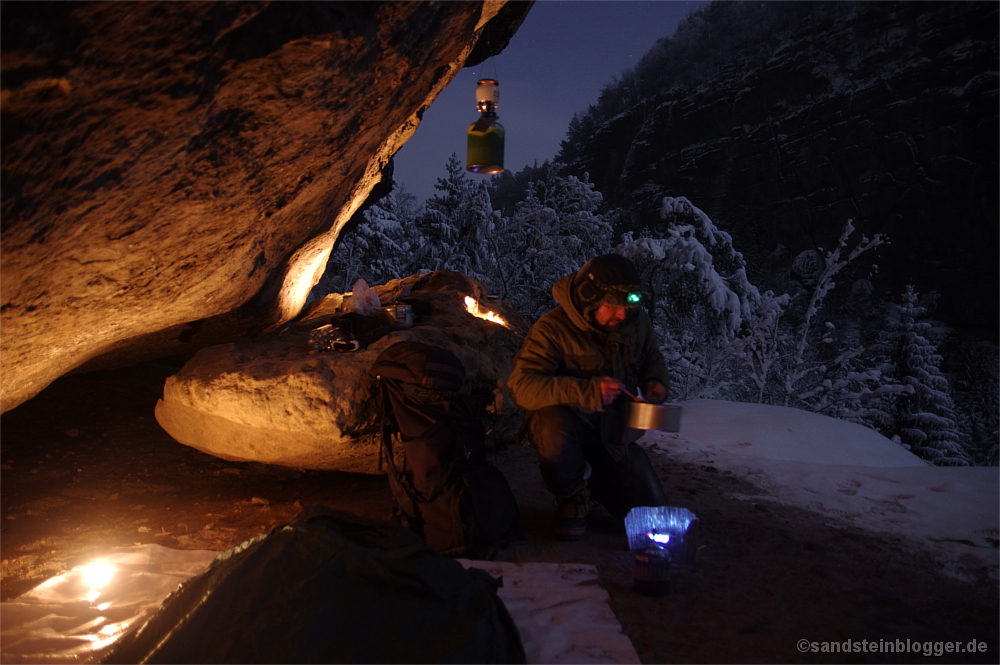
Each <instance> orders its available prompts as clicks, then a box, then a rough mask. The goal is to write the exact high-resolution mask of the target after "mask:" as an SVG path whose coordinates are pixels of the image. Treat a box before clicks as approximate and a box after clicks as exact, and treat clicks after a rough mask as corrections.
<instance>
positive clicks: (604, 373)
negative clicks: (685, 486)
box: [507, 254, 668, 540]
mask: <svg viewBox="0 0 1000 665" xmlns="http://www.w3.org/2000/svg"><path fill="white" fill-rule="evenodd" d="M639 282H640V278H639V273H638V271H637V270H636V269H635V266H634V265H633V264H632V262H631V261H629V260H628V259H627V258H625V257H623V256H619V255H617V254H605V255H603V256H598V257H597V258H595V259H593V260H591V261H590V262H588V263H587V264H586V265H585V266H583V268H581V269H580V270H579V271H578V272H576V273H575V274H572V275H567V276H566V277H563V278H562V279H560V280H559V281H558V282H556V284H555V285H554V286H553V287H552V295H553V297H554V298H555V299H556V302H558V303H559V306H558V307H556V308H555V309H553V310H552V311H550V312H549V313H547V314H545V315H544V316H543V317H542V318H540V319H539V320H538V322H537V323H535V325H534V326H533V327H532V329H531V332H529V333H528V336H527V337H526V338H525V340H524V343H523V344H522V345H521V349H520V351H518V353H517V355H516V356H515V357H514V369H513V371H512V372H511V375H510V377H509V379H508V380H507V385H508V388H509V389H510V393H511V396H512V397H513V399H514V402H515V403H516V404H517V405H518V406H519V407H521V408H522V409H524V410H525V411H526V414H525V418H526V420H527V428H528V434H529V436H530V437H531V441H532V444H533V445H534V446H535V449H536V450H537V451H538V456H539V464H540V468H541V472H542V480H543V481H544V482H545V485H546V487H547V488H548V490H549V491H550V492H552V494H553V495H554V496H555V498H556V505H557V511H556V525H555V532H556V536H557V537H558V538H561V539H565V540H576V539H579V538H580V537H581V536H583V534H584V533H585V532H586V528H587V514H588V512H589V510H590V496H591V494H592V495H593V497H594V499H595V500H596V501H597V502H599V503H601V504H602V505H603V506H604V507H605V508H607V509H608V511H609V512H611V513H612V514H613V515H615V516H616V517H624V516H625V515H626V514H627V513H628V510H629V509H630V508H633V507H635V506H659V505H666V497H665V495H664V492H663V486H662V485H661V484H660V481H659V478H657V476H656V472H655V471H654V469H653V468H652V465H651V464H650V462H649V457H648V456H647V455H646V453H645V451H644V450H643V449H642V448H640V447H639V446H637V445H636V444H634V443H631V442H630V441H629V440H628V439H634V438H635V437H634V436H633V435H634V431H628V430H626V428H625V412H626V408H627V403H628V401H629V400H631V399H632V397H631V396H630V394H629V393H631V395H635V394H636V388H637V387H638V388H640V389H641V391H642V396H643V397H644V398H645V399H646V400H647V401H650V402H653V403H656V404H659V403H661V402H663V400H665V399H666V397H667V385H668V381H667V369H666V366H665V364H664V361H663V355H662V354H661V353H660V351H659V348H658V347H657V344H656V340H655V338H654V334H653V328H652V324H651V322H650V319H649V316H648V315H647V314H646V312H645V310H644V309H643V308H642V307H640V306H639V305H640V304H641V302H642V296H641V293H640V284H639ZM630 432H631V434H630Z"/></svg>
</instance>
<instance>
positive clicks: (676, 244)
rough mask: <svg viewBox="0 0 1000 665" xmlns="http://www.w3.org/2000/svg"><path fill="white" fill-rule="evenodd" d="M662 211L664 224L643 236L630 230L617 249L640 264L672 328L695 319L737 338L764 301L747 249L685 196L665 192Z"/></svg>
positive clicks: (657, 309) (656, 304)
mask: <svg viewBox="0 0 1000 665" xmlns="http://www.w3.org/2000/svg"><path fill="white" fill-rule="evenodd" d="M660 217H661V219H663V221H664V222H665V225H664V227H662V229H661V230H657V231H655V232H648V233H645V234H644V235H643V236H641V237H639V238H634V237H633V234H631V233H627V234H625V235H624V237H623V238H622V242H621V244H619V245H618V246H617V247H616V248H615V251H616V252H618V253H619V254H621V255H622V256H626V257H628V258H630V259H632V261H633V262H634V263H635V264H636V267H637V268H639V270H640V272H641V274H642V276H643V281H644V284H645V285H646V288H647V289H649V291H650V295H651V300H652V302H651V306H652V308H653V311H654V317H655V316H656V315H660V316H662V317H663V318H664V319H665V323H666V326H667V327H668V328H671V329H672V328H677V327H685V328H686V329H690V327H689V326H690V325H691V324H694V325H696V326H697V327H699V328H700V327H704V328H705V329H706V330H707V331H708V332H709V333H711V334H712V335H714V336H717V337H720V338H723V339H731V338H732V337H733V336H734V335H735V334H736V332H737V331H738V330H739V329H740V327H741V326H742V325H743V323H744V322H745V321H746V320H747V319H748V318H750V317H751V316H752V315H753V313H754V312H755V311H756V309H757V308H758V307H759V306H760V293H759V292H758V291H757V287H755V286H754V285H753V284H751V283H750V282H749V281H748V280H747V275H746V262H745V261H744V260H743V255H742V254H740V253H739V252H737V251H736V250H735V249H734V248H733V240H732V237H731V236H730V235H729V234H728V233H726V232H725V231H720V230H719V229H718V228H716V226H715V224H713V223H712V220H711V219H709V218H708V215H706V214H705V213H704V212H702V211H701V210H699V209H698V208H696V207H695V206H694V205H692V204H691V202H690V201H688V200H687V199H686V198H684V197H678V198H673V197H669V196H668V197H665V198H664V199H663V205H662V207H661V209H660Z"/></svg>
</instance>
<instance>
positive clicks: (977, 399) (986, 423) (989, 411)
mask: <svg viewBox="0 0 1000 665" xmlns="http://www.w3.org/2000/svg"><path fill="white" fill-rule="evenodd" d="M954 356H955V357H954V359H953V362H952V365H953V367H954V374H953V375H952V378H951V380H950V382H949V385H950V386H951V389H952V396H953V398H954V401H955V408H956V409H957V411H958V413H959V414H961V415H960V417H959V423H960V426H961V428H962V433H963V435H964V436H965V438H966V440H967V441H968V442H969V445H968V447H967V450H969V451H970V454H971V456H972V458H973V461H974V462H975V463H976V464H978V465H982V466H997V463H998V461H1000V459H998V458H1000V359H998V358H1000V349H998V348H997V345H996V344H993V343H990V342H986V341H976V342H966V343H963V344H961V345H960V346H959V348H958V351H957V352H956V353H955V354H954Z"/></svg>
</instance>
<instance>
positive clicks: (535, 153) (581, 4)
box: [395, 0, 709, 202]
mask: <svg viewBox="0 0 1000 665" xmlns="http://www.w3.org/2000/svg"><path fill="white" fill-rule="evenodd" d="M707 4H709V3H708V2H688V1H681V0H651V1H644V2H634V1H627V0H626V1H606V0H585V1H580V0H539V1H538V2H536V3H535V5H534V7H532V9H531V11H530V12H529V13H528V17H527V18H526V19H525V21H524V23H523V24H522V25H521V27H520V29H519V30H518V31H517V33H516V34H515V35H514V37H513V38H512V39H511V41H510V44H509V45H508V46H507V48H506V49H504V51H503V53H501V54H500V55H498V56H496V57H495V58H491V59H489V60H487V61H486V62H484V63H483V64H481V65H478V66H476V67H473V68H470V69H463V70H462V71H461V72H459V74H458V76H456V77H455V79H454V80H453V81H452V82H451V84H450V85H449V86H448V88H447V89H445V91H444V92H442V93H441V94H440V95H439V96H438V98H437V99H436V100H435V101H434V103H433V104H432V105H431V107H430V108H429V109H428V110H427V111H426V112H425V113H424V119H423V121H422V122H421V124H420V127H419V128H418V129H417V131H416V133H415V134H414V135H413V137H412V138H411V139H410V140H409V141H408V142H407V143H406V145H404V146H403V147H402V148H401V149H400V151H399V152H398V153H397V154H396V159H395V169H396V170H395V180H396V182H398V183H400V184H401V185H403V186H404V188H405V189H406V191H408V192H409V193H411V194H413V195H415V196H416V197H417V200H418V201H420V202H423V201H424V200H425V199H427V198H428V197H430V196H433V195H434V193H435V190H434V183H435V182H437V179H438V178H441V177H444V175H445V170H444V167H445V163H446V162H447V160H448V157H449V156H450V155H451V154H452V153H456V154H458V156H459V159H462V160H463V163H464V160H465V140H466V131H467V129H468V126H469V124H470V123H472V122H474V121H475V120H476V118H477V117H479V113H478V112H477V111H476V99H475V92H476V81H477V80H478V79H480V78H496V79H497V80H498V81H499V82H500V106H499V108H498V109H497V113H498V115H499V116H500V123H501V124H502V125H503V126H504V128H505V129H506V132H507V138H506V157H505V160H504V166H505V167H506V168H507V170H509V171H519V170H520V169H521V168H523V167H524V166H525V165H526V164H533V163H534V162H535V161H537V162H538V163H539V164H541V163H542V162H544V161H545V160H547V159H552V158H553V157H554V156H555V154H556V153H557V152H558V151H559V144H560V142H561V141H563V140H564V139H565V138H566V128H567V127H568V126H569V122H570V120H571V119H572V118H573V114H574V113H576V112H579V111H585V110H586V109H587V107H588V106H589V105H590V104H593V103H595V102H596V101H597V97H598V95H599V94H600V92H601V89H602V88H603V87H604V86H605V85H606V84H608V83H609V82H611V80H612V78H613V77H614V76H616V75H618V74H620V73H621V72H623V71H625V70H626V69H630V68H632V67H634V66H635V64H636V63H637V62H638V61H639V59H640V58H641V57H642V56H643V55H644V54H645V53H646V51H648V50H649V48H650V47H651V46H652V45H653V43H654V42H656V40H657V39H658V38H660V37H671V36H673V34H674V32H675V31H676V30H677V24H678V23H680V21H681V20H682V19H683V18H684V17H685V16H687V15H688V14H690V13H691V12H693V11H695V10H696V9H699V8H701V7H704V6H705V5H707ZM470 177H472V178H483V177H488V176H477V175H472V174H470Z"/></svg>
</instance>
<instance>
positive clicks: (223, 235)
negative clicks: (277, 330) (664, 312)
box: [0, 0, 531, 411]
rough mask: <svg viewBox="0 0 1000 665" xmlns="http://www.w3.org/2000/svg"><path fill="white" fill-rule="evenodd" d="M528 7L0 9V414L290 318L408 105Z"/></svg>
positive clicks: (416, 105) (502, 34)
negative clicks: (55, 391) (56, 384)
mask: <svg viewBox="0 0 1000 665" xmlns="http://www.w3.org/2000/svg"><path fill="white" fill-rule="evenodd" d="M530 5H531V3H528V2H510V3H507V2H504V1H502V0H501V1H495V2H260V3H236V2H82V3H72V2H66V3H35V2H25V3H20V2H6V3H2V4H0V18H2V29H3V33H2V40H0V47H2V57H0V88H2V106H0V108H2V117H0V131H2V135H0V141H2V148H3V149H2V182H0V196H2V202H0V206H2V207H0V214H2V217H3V225H2V236H0V252H2V258H0V271H2V272H0V278H2V279H0V344H2V351H0V370H2V382H0V409H2V410H4V411H6V410H8V409H11V408H13V407H15V406H17V405H18V404H20V403H22V402H23V401H25V400H26V399H29V398H30V397H32V396H33V395H35V394H36V393H37V392H38V391H39V390H41V389H42V388H44V387H45V386H46V385H48V384H49V383H50V382H51V381H53V380H54V379H56V378H57V377H59V376H61V375H63V374H65V373H67V372H70V371H73V370H75V369H80V368H87V369H90V368H99V367H107V366H114V365H123V364H128V363H131V362H137V361H140V360H144V359H151V358H156V357H160V356H164V355H170V354H177V353H187V352H191V351H194V350H196V349H198V348H201V347H204V346H207V345H211V344H217V343H220V342H224V341H230V340H234V339H238V338H240V337H244V336H247V335H253V334H257V333H260V332H262V331H264V330H266V329H268V328H270V327H273V326H275V325H277V324H279V323H281V322H283V321H286V320H288V319H290V318H292V317H293V316H295V315H296V314H297V313H298V312H299V310H300V309H301V307H302V305H303V304H304V302H305V298H306V296H307V294H308V292H309V289H310V288H311V287H312V285H313V284H314V283H315V282H316V281H317V280H318V278H319V275H320V274H321V273H322V270H323V269H324V267H325V265H326V260H327V257H328V255H329V252H330V249H331V247H332V245H333V242H334V240H335V239H336V236H337V234H338V232H339V231H340V229H341V228H342V227H343V225H344V224H345V223H346V222H347V220H348V219H349V218H350V217H351V215H352V214H353V213H354V212H355V211H356V210H357V209H358V208H359V206H360V205H361V204H362V203H363V202H364V201H365V199H366V197H367V196H368V194H369V192H370V191H371V189H372V188H373V186H375V185H376V184H377V183H378V182H379V181H380V179H382V177H383V171H385V170H386V169H387V165H389V164H391V161H390V160H391V157H392V155H393V154H394V153H395V152H396V150H398V149H399V147H400V146H401V145H402V144H403V143H404V142H405V141H406V140H407V138H409V136H410V135H412V133H413V131H414V130H415V129H416V127H417V125H418V124H419V122H420V117H421V116H422V114H423V111H424V110H425V109H426V108H427V106H428V105H429V104H430V103H431V102H432V101H433V100H434V98H435V97H436V96H437V95H438V93H439V92H440V91H441V90H442V89H443V88H444V87H445V86H446V85H447V84H448V83H449V82H450V81H451V80H452V78H453V77H454V76H455V74H456V73H457V72H458V70H459V69H460V68H461V67H463V66H471V65H473V64H476V62H478V61H481V60H483V59H484V58H485V57H488V55H491V54H492V53H494V52H498V51H499V50H500V49H502V48H503V46H505V45H506V43H507V41H508V40H509V38H510V36H511V35H512V34H513V32H514V30H516V28H517V26H518V25H520V22H521V21H522V20H523V19H524V17H525V15H526V14H527V12H528V10H529V8H530ZM487 26H488V27H487ZM481 35H488V36H489V40H490V41H489V42H488V43H487V42H486V41H485V40H482V39H480V36H481Z"/></svg>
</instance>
